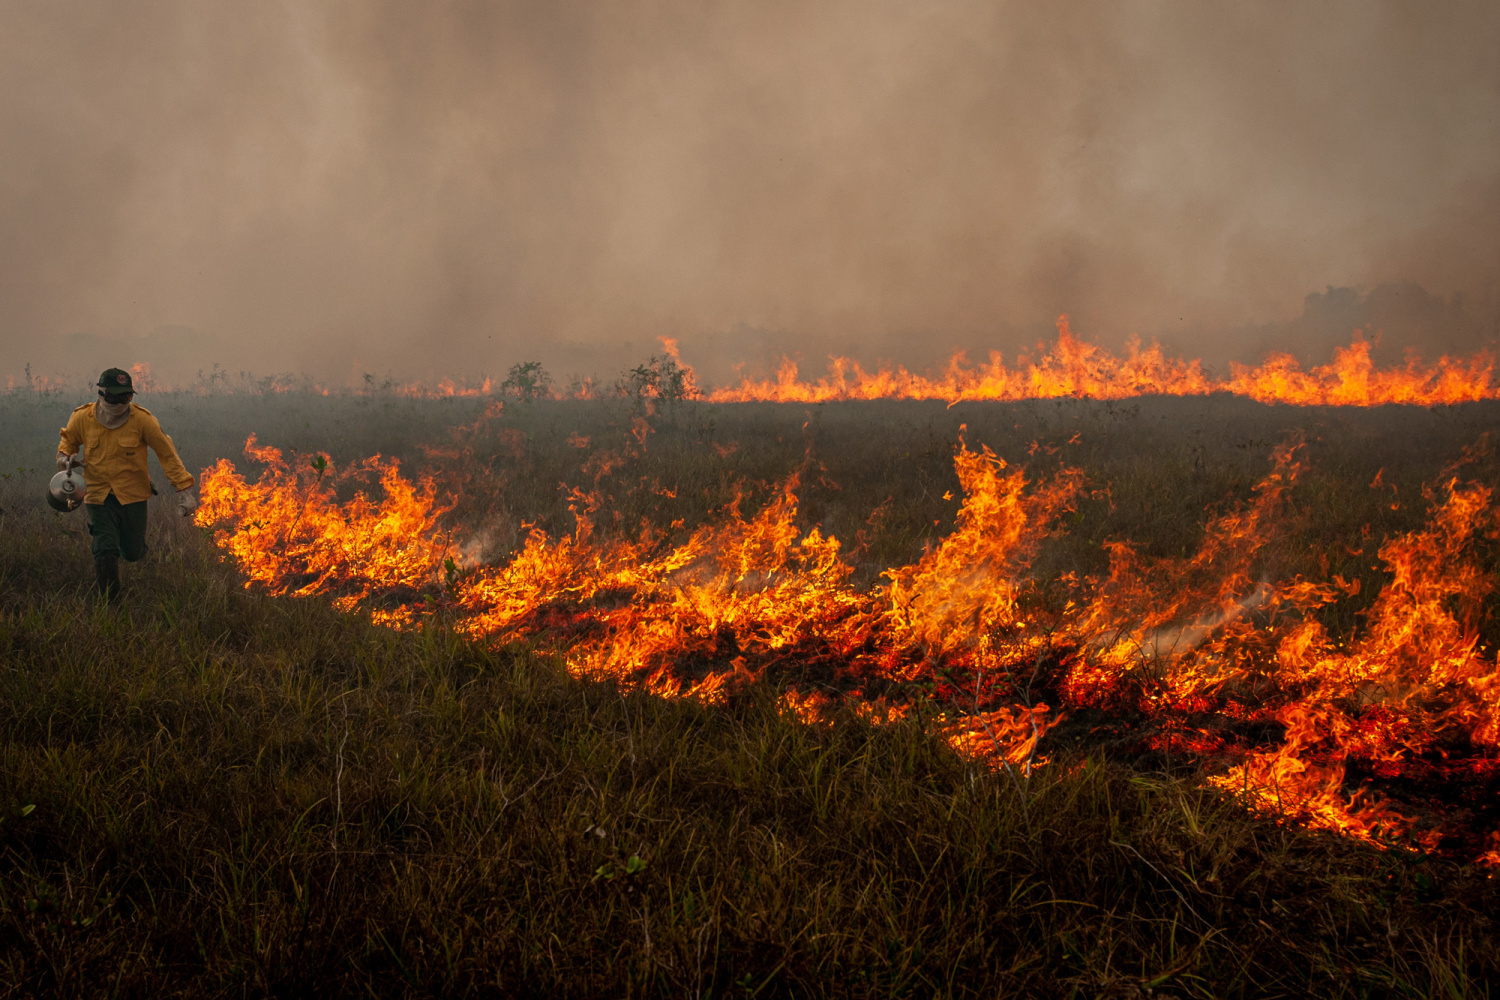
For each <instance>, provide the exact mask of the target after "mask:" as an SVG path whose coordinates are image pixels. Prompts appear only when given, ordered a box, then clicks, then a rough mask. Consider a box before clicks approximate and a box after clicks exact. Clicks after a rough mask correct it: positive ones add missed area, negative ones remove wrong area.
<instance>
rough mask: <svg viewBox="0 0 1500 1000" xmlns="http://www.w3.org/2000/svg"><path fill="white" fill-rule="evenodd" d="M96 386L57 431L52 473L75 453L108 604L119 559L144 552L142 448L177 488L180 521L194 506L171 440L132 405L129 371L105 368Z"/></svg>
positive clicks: (116, 588) (114, 595)
mask: <svg viewBox="0 0 1500 1000" xmlns="http://www.w3.org/2000/svg"><path fill="white" fill-rule="evenodd" d="M98 388H99V398H98V399H97V400H95V401H94V402H92V403H85V404H83V405H82V406H80V407H78V409H76V410H74V411H73V413H72V416H70V417H69V418H68V426H66V427H64V428H63V429H62V440H61V441H60V442H59V443H58V446H57V467H58V468H59V469H66V468H68V466H69V463H70V462H71V461H72V460H73V459H72V456H73V455H74V453H76V452H77V451H79V449H80V448H81V449H82V451H83V462H84V468H83V477H84V482H85V484H86V488H85V490H84V498H83V504H84V509H85V510H87V511H88V516H89V535H90V536H91V537H92V538H93V540H94V542H93V552H94V571H95V574H96V576H97V578H98V587H99V592H100V594H102V595H103V596H104V597H106V598H108V599H109V600H110V601H111V602H115V601H118V600H119V596H120V560H121V559H124V560H125V561H126V562H135V561H136V560H137V559H139V558H141V556H143V555H145V554H146V500H147V498H148V497H150V496H151V495H152V494H154V493H155V492H156V490H155V488H154V487H152V485H151V474H150V472H148V471H147V469H146V447H147V446H148V445H149V446H150V447H151V449H152V450H153V451H155V452H156V458H157V461H159V462H161V467H162V471H163V472H165V473H166V474H167V479H168V480H169V481H170V482H171V483H172V485H173V486H175V487H177V506H178V509H179V510H180V511H181V512H182V513H183V515H188V514H191V513H192V512H193V508H195V507H197V506H198V501H197V500H196V499H195V498H194V497H193V494H192V493H191V492H190V491H191V490H192V488H193V477H192V475H191V474H190V473H189V472H188V470H187V469H186V468H184V467H183V464H182V459H180V458H178V457H177V449H176V448H174V447H172V439H171V438H169V437H167V435H166V434H164V433H162V429H161V424H160V423H158V422H157V420H156V418H155V417H153V416H152V415H151V411H150V410H148V409H146V408H145V407H143V406H138V405H136V404H134V403H132V402H131V400H132V399H134V398H135V385H134V383H133V382H132V381H131V379H130V373H129V372H127V371H124V370H123V369H120V368H110V369H108V370H106V371H105V372H104V374H102V375H100V376H99V386H98Z"/></svg>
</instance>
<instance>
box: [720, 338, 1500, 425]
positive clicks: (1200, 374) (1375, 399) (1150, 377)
mask: <svg viewBox="0 0 1500 1000" xmlns="http://www.w3.org/2000/svg"><path fill="white" fill-rule="evenodd" d="M1493 372H1494V359H1493V358H1491V357H1490V356H1489V355H1488V354H1485V353H1479V354H1476V355H1474V356H1473V357H1471V358H1468V359H1453V358H1448V357H1446V356H1445V357H1442V358H1439V359H1438V360H1437V362H1435V363H1433V364H1430V365H1424V364H1422V363H1421V362H1420V361H1418V360H1416V359H1415V358H1413V359H1411V360H1410V361H1408V363H1407V364H1406V365H1405V366H1403V367H1401V368H1395V369H1384V370H1381V369H1376V368H1375V366H1374V364H1373V363H1372V362H1371V360H1370V344H1369V342H1367V341H1365V340H1363V339H1361V338H1359V337H1358V336H1356V337H1355V339H1354V341H1353V342H1352V343H1350V345H1349V346H1348V347H1344V348H1341V349H1339V350H1338V351H1337V352H1336V354H1335V357H1334V360H1333V363H1332V364H1328V365H1320V366H1317V367H1314V368H1310V369H1306V370H1304V369H1303V368H1302V367H1301V365H1300V364H1299V363H1298V362H1297V360H1296V359H1295V358H1293V357H1292V356H1291V355H1288V354H1273V355H1271V356H1270V357H1269V358H1267V359H1266V360H1265V361H1264V362H1263V363H1262V364H1261V365H1259V366H1258V367H1254V368H1251V367H1248V366H1246V365H1240V364H1236V365H1232V366H1231V369H1230V375H1229V377H1228V378H1223V379H1221V378H1214V377H1211V376H1210V375H1208V374H1207V373H1206V372H1205V371H1204V367H1203V363H1202V362H1201V361H1196V360H1194V361H1184V360H1181V359H1173V358H1168V357H1166V355H1165V354H1163V352H1162V349H1161V347H1160V346H1159V345H1157V344H1152V345H1151V346H1150V347H1147V348H1142V347H1141V346H1140V343H1139V342H1138V341H1132V342H1131V343H1130V345H1129V347H1128V350H1127V353H1126V355H1125V357H1123V358H1120V357H1116V356H1114V355H1113V354H1111V353H1110V352H1108V351H1106V350H1104V349H1103V348H1101V347H1098V346H1097V345H1094V344H1088V343H1085V342H1083V341H1081V340H1079V339H1078V338H1077V337H1076V336H1074V335H1073V333H1072V331H1071V330H1070V328H1069V324H1068V317H1066V316H1060V317H1058V320H1057V343H1056V344H1055V345H1053V347H1052V348H1051V350H1049V351H1047V352H1045V353H1044V354H1042V355H1041V356H1040V357H1039V358H1038V359H1037V360H1035V361H1026V360H1025V359H1022V360H1021V361H1019V362H1017V364H1016V365H1015V367H1007V366H1006V365H1005V364H1004V362H1003V361H1002V359H1001V356H1000V354H999V352H992V353H991V354H990V358H989V362H988V363H986V364H978V365H975V364H970V363H969V362H968V360H967V359H966V358H965V357H964V355H963V354H957V355H955V356H954V357H953V358H952V359H951V360H950V361H949V362H948V366H947V368H946V369H944V371H943V372H942V373H940V374H938V375H918V374H914V373H913V372H910V371H908V370H907V369H905V368H900V367H898V368H881V369H880V370H878V371H874V372H869V371H865V370H864V369H863V368H861V367H860V366H859V364H858V363H856V362H854V361H851V360H849V359H848V358H840V357H836V358H833V359H831V361H830V362H829V366H828V374H827V375H825V376H824V377H823V378H821V379H819V380H817V381H815V382H808V381H803V380H802V379H801V378H800V377H799V374H798V367H797V365H796V364H794V363H792V362H790V361H786V362H783V364H782V367H781V370H780V372H779V373H778V374H777V376H776V378H774V379H766V380H760V381H756V380H751V379H746V380H745V381H743V382H741V383H740V384H739V385H738V386H734V387H728V388H722V389H716V390H714V391H713V392H711V393H709V394H708V396H707V398H708V399H709V400H711V401H713V402H723V403H730V402H754V401H771V402H785V403H823V402H829V401H832V400H845V399H867V400H868V399H937V400H945V401H947V402H949V403H956V402H961V401H964V400H1017V399H1054V398H1060V397H1069V396H1071V397H1079V398H1088V399H1126V398H1129V397H1132V396H1147V395H1159V396H1203V395H1208V394H1210V393H1216V392H1227V393H1234V394H1236V395H1240V396H1248V397H1250V398H1251V399H1255V400H1258V401H1260V402H1263V403H1294V404H1297V405H1303V406H1307V405H1319V406H1379V405H1382V404H1386V403H1414V404H1420V405H1423V406H1433V405H1437V404H1443V403H1463V402H1470V401H1473V400H1479V399H1495V398H1497V397H1500V385H1497V384H1495V382H1494V381H1493V379H1492V375H1493Z"/></svg>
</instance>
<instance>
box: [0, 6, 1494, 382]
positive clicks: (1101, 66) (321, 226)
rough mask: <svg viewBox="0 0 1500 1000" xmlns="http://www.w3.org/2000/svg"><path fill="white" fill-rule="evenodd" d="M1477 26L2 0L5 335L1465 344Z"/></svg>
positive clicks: (691, 354) (316, 364)
mask: <svg viewBox="0 0 1500 1000" xmlns="http://www.w3.org/2000/svg"><path fill="white" fill-rule="evenodd" d="M1497 37H1500V6H1497V5H1495V4H1493V3H1489V2H1484V0H1475V2H1458V3H1448V4H1443V5H1413V4H1398V3H1380V2H1372V0H1351V2H1343V3H1321V4H1303V3H1290V2H1288V3H1263V4H1255V5H1222V4H1212V5H1208V4H1197V3H1187V2H1182V3H1139V2H1130V3H1119V2H1106V0H1099V2H1094V3H1077V4H1066V5H1063V4H1029V3H1027V4H1023V3H1015V4H1005V3H995V2H977V0H975V2H969V0H937V2H932V3H921V4H912V3H906V2H894V0H847V2H845V0H830V2H826V3H815V4H806V3H791V2H783V0H758V2H756V3H749V4H745V3H721V2H714V0H682V2H668V0H661V2H648V0H640V2H625V0H622V2H616V3H608V4H566V3H556V2H534V3H532V2H513V3H498V2H451V3H442V4H426V3H423V4H413V3H408V2H404V0H385V2H381V0H362V2H352V0H351V2H328V3H319V4H309V3H298V2H290V0H288V2H284V3H279V4H278V3H269V2H268V3H257V4H243V3H231V2H220V3H168V2H150V0H143V2H138V3H132V4H128V5H122V4H115V3H110V2H107V0H72V2H69V0H3V2H0V130H3V132H0V136H3V141H0V233H4V234H5V235H4V240H3V244H0V303H3V309H0V370H12V371H14V370H17V369H19V367H20V365H21V364H23V363H25V362H27V361H32V362H37V363H39V364H42V365H51V366H54V367H57V368H66V369H67V370H68V371H73V370H88V369H98V368H102V367H103V366H105V365H108V364H130V363H132V362H134V361H137V360H146V361H150V362H152V363H153V364H154V365H155V366H156V367H158V369H160V370H165V371H171V370H192V369H194V368H199V367H205V366H207V365H208V364H210V363H212V362H219V363H222V364H224V365H226V366H228V367H230V368H235V367H250V368H253V369H256V370H258V371H261V372H267V371H282V370H292V371H299V370H301V371H314V372H318V373H321V374H324V375H326V376H329V377H333V378H339V377H355V376H357V374H358V373H359V372H362V371H385V370H395V371H397V372H400V373H409V374H413V375H416V374H422V373H425V372H436V373H439V374H448V375H461V374H465V373H470V372H479V371H485V372H489V373H497V372H498V373H503V372H504V370H505V369H506V368H507V367H508V366H509V365H510V364H512V363H514V362H515V361H519V360H527V359H532V358H536V359H539V360H542V361H543V362H544V363H546V364H548V366H549V367H552V368H554V370H555V371H556V372H557V374H558V375H559V377H560V378H566V376H567V375H568V374H569V372H570V371H581V372H584V373H588V372H591V371H600V372H603V373H604V374H606V375H608V374H612V373H613V372H614V371H615V370H617V369H618V367H620V366H622V365H623V364H626V363H631V362H636V361H639V360H640V359H641V358H642V357H644V355H645V354H648V353H651V352H652V351H653V350H655V349H656V338H657V337H660V336H668V337H674V338H677V339H679V340H680V341H681V343H682V351H683V356H684V358H685V359H686V360H688V361H689V362H692V363H695V364H697V365H699V367H700V368H701V369H704V370H705V371H706V373H707V374H708V375H709V377H710V379H715V378H723V377H726V376H727V375H728V372H729V366H730V365H731V364H732V363H733V362H735V361H738V360H750V361H752V362H757V361H760V360H763V359H762V358H761V355H764V354H767V353H772V352H774V351H775V350H778V349H782V348H784V347H786V346H788V345H789V346H791V347H792V349H794V350H795V351H797V352H799V353H802V354H804V355H806V356H807V357H808V358H809V359H811V360H814V361H815V360H816V359H817V357H818V355H819V354H820V353H822V352H824V351H825V350H840V351H850V352H853V353H856V354H865V355H869V354H872V353H878V354H880V355H883V356H885V357H891V358H894V359H896V360H899V361H907V362H909V363H921V362H923V361H925V360H926V359H927V358H929V357H931V356H935V355H936V354H940V353H946V352H947V351H948V350H949V349H951V348H953V347H967V348H970V349H976V348H978V349H988V348H991V347H994V348H999V349H1003V350H1006V351H1007V352H1009V351H1013V350H1015V349H1016V348H1018V347H1023V346H1028V345H1030V344H1031V343H1034V342H1035V340H1037V339H1038V338H1039V337H1040V336H1042V335H1044V334H1045V333H1046V332H1047V331H1048V330H1049V329H1050V326H1051V322H1052V320H1053V319H1054V318H1055V316H1056V315H1057V314H1058V313H1061V312H1068V313H1070V314H1072V315H1073V317H1074V325H1075V328H1076V329H1078V330H1079V331H1080V332H1081V333H1082V334H1083V335H1085V336H1088V337H1091V338H1097V339H1101V340H1103V341H1104V342H1106V343H1113V342H1118V341H1119V340H1120V339H1123V337H1124V336H1126V335H1127V334H1129V333H1139V334H1141V335H1142V336H1144V337H1147V338H1150V337H1153V336H1160V337H1162V338H1163V339H1164V341H1165V342H1166V343H1167V344H1168V345H1169V346H1172V347H1175V348H1177V349H1180V350H1183V351H1186V352H1190V353H1194V354H1205V355H1208V356H1210V357H1243V356H1252V357H1253V356H1254V355H1255V354H1256V353H1258V351H1259V350H1260V349H1262V348H1263V347H1264V346H1266V345H1268V344H1275V343H1277V342H1278V336H1280V335H1278V334H1277V333H1276V332H1275V331H1276V329H1280V328H1278V327H1277V326H1276V324H1278V323H1281V324H1288V323H1289V324H1291V326H1287V327H1285V329H1287V330H1291V329H1293V328H1295V325H1296V323H1297V322H1300V321H1301V320H1300V319H1299V317H1305V309H1307V308H1312V307H1313V306H1314V305H1316V303H1312V302H1311V300H1308V302H1306V303H1305V302H1304V300H1305V298H1306V297H1307V296H1308V293H1309V292H1313V291H1315V290H1319V289H1330V288H1331V289H1340V288H1343V289H1352V290H1355V291H1353V292H1351V293H1350V294H1355V295H1356V296H1368V295H1371V294H1373V292H1372V290H1374V289H1378V288H1379V287H1380V286H1381V285H1382V283H1387V284H1391V283H1397V284H1399V283H1402V282H1406V283H1415V286H1414V287H1416V288H1417V290H1418V291H1420V292H1421V293H1422V295H1426V296H1428V297H1429V298H1431V299H1433V300H1434V301H1437V302H1439V303H1440V304H1441V305H1442V309H1443V310H1447V313H1446V314H1445V315H1450V316H1452V317H1457V318H1456V319H1453V320H1452V323H1456V324H1457V326H1456V327H1454V326H1453V325H1452V324H1450V325H1449V326H1448V327H1446V328H1445V331H1446V332H1444V333H1443V334H1442V336H1443V337H1446V338H1447V340H1443V341H1442V342H1441V347H1442V348H1443V349H1452V348H1453V346H1454V345H1453V344H1452V343H1449V341H1454V342H1456V343H1457V346H1458V347H1459V348H1462V347H1464V346H1465V345H1467V344H1469V342H1471V341H1474V342H1475V343H1474V344H1473V346H1479V345H1478V343H1477V341H1478V340H1480V339H1483V338H1485V337H1492V336H1493V331H1494V327H1495V323H1496V319H1497V317H1500V299H1497V295H1496V278H1497V275H1500V248H1497V238H1496V233H1500V61H1497V60H1495V59H1494V58H1493V40H1494V39H1495V38H1497ZM1393 287H1394V285H1393ZM1400 287H1407V286H1406V285H1400ZM1320 294H1327V293H1320ZM1439 311H1441V310H1439ZM1356 312H1357V310H1356ZM1428 313H1429V314H1430V313H1432V310H1431V309H1429V310H1428ZM1351 315H1353V314H1352V313H1351ZM1419 326H1420V324H1419ZM1430 326H1431V324H1430V323H1428V324H1426V326H1421V330H1418V331H1417V332H1410V333H1403V332H1402V331H1400V330H1398V331H1395V332H1392V331H1386V332H1387V334H1388V337H1390V338H1392V339H1393V342H1394V340H1399V339H1401V338H1402V337H1403V336H1404V337H1407V338H1408V339H1409V340H1411V341H1412V342H1414V343H1415V345H1416V346H1418V347H1423V346H1431V345H1433V344H1437V343H1438V342H1439V341H1438V340H1432V339H1429V336H1430V335H1429V333H1424V332H1421V331H1422V330H1427V329H1428V327H1430ZM1455 330H1457V331H1458V332H1457V333H1455V332H1454V331H1455ZM163 331H166V332H165V333H163ZM183 331H188V333H187V334H186V335H184V333H183ZM1268 331H1269V332H1268ZM1348 332H1349V331H1348V330H1344V331H1340V332H1339V337H1340V338H1341V339H1347V334H1348ZM1433 336H1435V335H1433ZM1282 339H1286V338H1285V337H1282ZM1439 340H1441V338H1439ZM111 346H113V347H115V348H116V349H115V350H114V353H112V354H110V355H109V356H107V357H106V356H105V353H104V352H105V350H106V349H108V348H110V347H111ZM132 352H134V353H144V354H147V355H152V356H150V357H139V358H137V357H133V356H124V357H122V356H121V354H130V353H132ZM80 354H87V355H88V356H87V357H80V356H78V355H80Z"/></svg>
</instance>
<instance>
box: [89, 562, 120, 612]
mask: <svg viewBox="0 0 1500 1000" xmlns="http://www.w3.org/2000/svg"><path fill="white" fill-rule="evenodd" d="M94 575H95V577H96V578H97V580H98V585H99V594H100V595H101V596H102V597H104V599H105V600H107V601H109V603H111V604H119V603H120V557H119V556H99V557H98V558H97V559H95V560H94Z"/></svg>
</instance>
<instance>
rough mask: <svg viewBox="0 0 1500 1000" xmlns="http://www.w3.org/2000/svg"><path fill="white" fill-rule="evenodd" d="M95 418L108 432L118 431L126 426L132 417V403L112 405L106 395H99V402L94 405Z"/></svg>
mask: <svg viewBox="0 0 1500 1000" xmlns="http://www.w3.org/2000/svg"><path fill="white" fill-rule="evenodd" d="M94 417H95V419H97V420H98V421H99V422H100V423H101V424H103V425H104V426H105V428H106V429H107V430H116V429H118V428H120V427H123V426H124V425H125V421H126V420H127V419H128V418H129V417H130V403H129V402H124V403H111V402H109V400H108V397H106V396H105V395H104V393H102V392H101V393H99V402H97V403H95V404H94Z"/></svg>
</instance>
